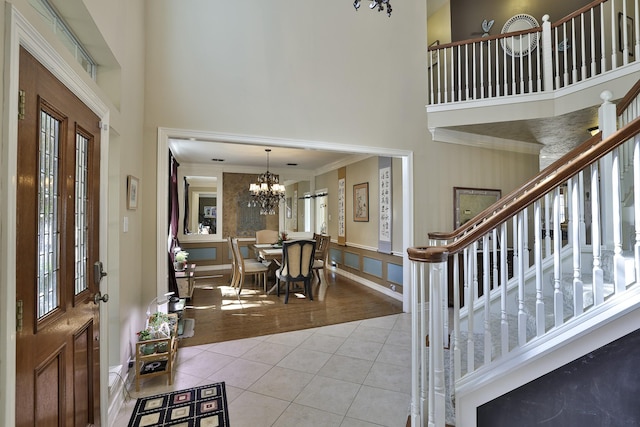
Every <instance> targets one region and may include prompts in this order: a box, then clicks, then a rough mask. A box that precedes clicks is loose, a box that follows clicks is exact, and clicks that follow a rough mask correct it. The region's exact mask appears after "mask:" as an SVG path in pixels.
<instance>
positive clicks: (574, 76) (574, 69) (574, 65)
mask: <svg viewBox="0 0 640 427" xmlns="http://www.w3.org/2000/svg"><path fill="white" fill-rule="evenodd" d="M571 46H572V48H571V82H572V83H577V82H578V60H577V59H576V55H577V53H576V50H578V43H577V41H576V18H571ZM565 51H566V50H565Z"/></svg>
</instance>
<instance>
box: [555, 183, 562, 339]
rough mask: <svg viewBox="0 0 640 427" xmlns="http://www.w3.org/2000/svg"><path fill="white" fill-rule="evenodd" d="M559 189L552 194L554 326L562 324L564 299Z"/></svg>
mask: <svg viewBox="0 0 640 427" xmlns="http://www.w3.org/2000/svg"><path fill="white" fill-rule="evenodd" d="M560 209H561V206H560V188H556V189H555V190H554V193H553V312H554V315H555V326H556V327H558V326H560V325H562V323H563V322H564V297H563V293H562V291H561V289H560V285H561V280H562V265H561V259H560V249H561V248H562V227H561V225H560Z"/></svg>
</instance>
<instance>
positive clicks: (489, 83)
mask: <svg viewBox="0 0 640 427" xmlns="http://www.w3.org/2000/svg"><path fill="white" fill-rule="evenodd" d="M491 65H492V64H491V40H487V97H488V98H493V73H492V72H491Z"/></svg>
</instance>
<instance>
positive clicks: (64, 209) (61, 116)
mask: <svg viewBox="0 0 640 427" xmlns="http://www.w3.org/2000/svg"><path fill="white" fill-rule="evenodd" d="M20 96H21V99H22V100H21V102H20V104H21V105H23V106H24V108H22V107H21V108H20V110H21V113H22V111H23V114H21V115H22V116H23V117H20V118H19V119H18V178H17V192H18V194H17V206H16V209H17V244H16V251H17V252H16V260H17V265H16V288H17V289H16V295H17V300H18V301H17V304H18V305H17V307H18V317H19V318H20V317H21V318H22V320H18V334H17V357H16V359H17V361H16V426H37V427H44V426H91V425H99V424H100V406H99V403H100V398H99V397H100V382H99V378H100V376H99V375H100V370H99V362H100V354H99V344H100V342H99V338H100V337H99V306H98V305H97V304H96V303H94V296H95V295H96V293H98V292H99V284H96V283H95V282H94V270H93V265H94V263H95V262H97V261H98V247H99V246H98V243H99V242H98V237H99V233H98V231H99V228H98V224H99V211H98V209H99V188H100V185H99V169H100V129H99V118H98V117H97V116H96V115H95V114H94V113H93V112H91V110H89V109H88V108H87V107H86V106H85V105H84V104H83V103H82V102H81V101H80V100H79V99H78V98H77V97H76V96H75V95H73V94H72V93H71V92H70V91H69V90H68V89H67V88H66V87H65V86H64V85H63V84H62V83H60V81H58V80H57V79H56V78H55V77H54V76H53V75H52V74H51V73H50V72H49V71H48V70H46V69H45V68H44V67H43V66H42V65H41V64H40V63H39V62H38V61H37V60H36V59H34V58H33V57H32V56H31V55H30V54H29V53H27V52H26V51H25V50H24V49H23V48H21V52H20ZM98 276H99V275H98ZM98 281H99V279H98Z"/></svg>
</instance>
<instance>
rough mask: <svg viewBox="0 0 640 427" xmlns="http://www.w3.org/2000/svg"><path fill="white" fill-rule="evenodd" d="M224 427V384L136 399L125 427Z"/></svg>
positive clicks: (225, 418) (227, 419)
mask: <svg viewBox="0 0 640 427" xmlns="http://www.w3.org/2000/svg"><path fill="white" fill-rule="evenodd" d="M143 426H144V427H147V426H180V427H196V426H198V427H200V426H201V427H209V426H211V427H213V426H216V427H228V426H229V411H228V409H227V392H226V390H225V386H224V382H221V383H215V384H209V385H205V386H200V387H194V388H190V389H187V390H179V391H173V392H170V393H165V394H158V395H156V396H150V397H143V398H140V399H138V401H137V402H136V406H135V408H134V409H133V414H131V419H130V420H129V427H143Z"/></svg>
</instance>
